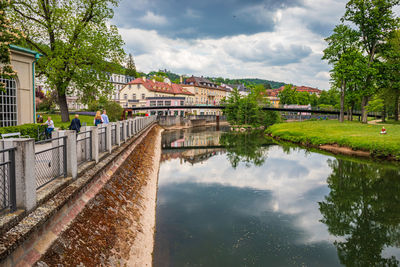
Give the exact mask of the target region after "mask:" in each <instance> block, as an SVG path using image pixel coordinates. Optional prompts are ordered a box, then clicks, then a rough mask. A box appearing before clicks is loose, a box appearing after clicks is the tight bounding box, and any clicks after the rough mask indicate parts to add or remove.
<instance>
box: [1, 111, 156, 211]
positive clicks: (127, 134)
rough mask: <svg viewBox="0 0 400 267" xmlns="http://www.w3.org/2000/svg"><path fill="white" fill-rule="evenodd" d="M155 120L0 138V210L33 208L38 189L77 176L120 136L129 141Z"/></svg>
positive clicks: (114, 145) (117, 143) (118, 142)
mask: <svg viewBox="0 0 400 267" xmlns="http://www.w3.org/2000/svg"><path fill="white" fill-rule="evenodd" d="M155 121H156V117H155V116H150V117H137V118H134V119H128V120H125V121H119V122H116V123H110V124H106V125H100V126H97V127H89V126H84V127H82V128H81V132H80V133H76V132H75V131H54V132H53V133H52V139H49V140H45V141H41V142H36V143H35V140H34V139H32V138H13V139H5V140H0V201H1V203H0V212H1V213H5V212H8V211H14V210H15V209H16V208H18V209H24V210H26V211H31V210H33V209H34V208H35V206H36V203H37V196H38V194H39V193H40V195H41V196H43V194H44V195H46V194H48V193H49V192H51V190H54V189H55V188H57V187H59V186H61V185H62V184H64V183H66V182H68V181H70V180H71V179H65V177H71V178H72V180H73V179H76V178H77V177H78V171H79V172H80V173H82V172H83V171H84V170H85V168H88V166H89V163H90V166H92V164H97V163H98V162H99V161H100V159H101V158H102V157H104V156H105V155H106V154H109V153H111V152H112V151H113V149H115V148H117V147H118V146H120V145H121V137H122V138H123V140H125V142H128V141H129V140H130V139H132V138H133V137H135V136H137V135H138V134H140V133H141V132H143V131H144V130H146V129H147V127H148V126H149V125H151V124H152V123H154V122H155ZM122 131H123V132H122ZM121 133H122V134H121ZM1 149H3V150H1ZM16 163H17V164H16ZM63 179H64V180H63ZM53 181H54V183H53ZM16 185H18V186H16ZM47 185H48V186H47ZM42 190H44V191H42Z"/></svg>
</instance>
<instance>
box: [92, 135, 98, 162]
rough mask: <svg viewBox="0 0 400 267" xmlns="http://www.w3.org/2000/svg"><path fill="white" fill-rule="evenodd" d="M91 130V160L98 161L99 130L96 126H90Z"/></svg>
mask: <svg viewBox="0 0 400 267" xmlns="http://www.w3.org/2000/svg"><path fill="white" fill-rule="evenodd" d="M90 130H91V131H92V160H94V161H95V162H96V163H98V162H99V131H98V129H97V127H91V129H90Z"/></svg>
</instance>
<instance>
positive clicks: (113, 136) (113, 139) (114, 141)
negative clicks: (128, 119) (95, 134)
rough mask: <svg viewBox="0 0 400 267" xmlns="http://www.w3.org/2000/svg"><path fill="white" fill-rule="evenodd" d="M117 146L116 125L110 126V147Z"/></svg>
mask: <svg viewBox="0 0 400 267" xmlns="http://www.w3.org/2000/svg"><path fill="white" fill-rule="evenodd" d="M116 144H117V125H115V124H114V125H111V146H115V145H116Z"/></svg>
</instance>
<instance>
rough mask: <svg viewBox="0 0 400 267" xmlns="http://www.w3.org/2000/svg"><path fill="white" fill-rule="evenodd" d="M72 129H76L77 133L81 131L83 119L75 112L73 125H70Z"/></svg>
mask: <svg viewBox="0 0 400 267" xmlns="http://www.w3.org/2000/svg"><path fill="white" fill-rule="evenodd" d="M69 129H70V130H75V132H76V133H79V132H80V131H81V121H80V119H79V115H78V114H75V118H74V119H73V120H72V121H71V125H70V126H69Z"/></svg>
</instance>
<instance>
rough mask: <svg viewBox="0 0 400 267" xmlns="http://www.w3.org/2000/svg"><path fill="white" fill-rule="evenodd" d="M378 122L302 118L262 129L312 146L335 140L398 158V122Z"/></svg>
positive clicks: (379, 154)
mask: <svg viewBox="0 0 400 267" xmlns="http://www.w3.org/2000/svg"><path fill="white" fill-rule="evenodd" d="M381 128H382V125H366V124H361V123H359V122H344V123H339V122H338V121H306V122H292V123H280V124H275V125H273V126H271V127H270V128H268V129H267V130H266V132H267V133H268V134H270V135H272V136H273V137H279V138H280V139H283V140H287V141H291V142H295V143H305V144H311V145H314V146H319V145H333V144H337V145H339V146H343V147H349V148H352V149H353V150H363V151H369V152H371V154H372V155H374V156H393V157H396V158H397V159H400V125H385V128H386V129H387V134H386V135H381V134H380V130H381Z"/></svg>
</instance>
